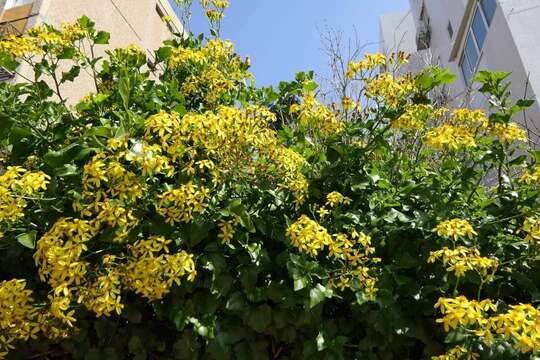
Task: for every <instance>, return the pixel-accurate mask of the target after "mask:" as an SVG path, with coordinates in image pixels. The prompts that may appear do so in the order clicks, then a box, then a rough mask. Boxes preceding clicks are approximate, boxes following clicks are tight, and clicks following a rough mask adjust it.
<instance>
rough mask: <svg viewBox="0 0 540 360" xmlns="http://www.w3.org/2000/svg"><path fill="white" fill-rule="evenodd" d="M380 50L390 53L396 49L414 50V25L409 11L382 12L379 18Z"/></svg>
mask: <svg viewBox="0 0 540 360" xmlns="http://www.w3.org/2000/svg"><path fill="white" fill-rule="evenodd" d="M380 37H381V43H380V51H381V52H382V53H383V54H387V55H388V54H391V53H394V52H398V51H404V52H407V53H412V52H415V51H416V27H415V24H414V18H413V15H412V13H411V11H404V12H397V13H390V14H384V15H383V16H381V19H380Z"/></svg>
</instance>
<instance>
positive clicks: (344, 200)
mask: <svg viewBox="0 0 540 360" xmlns="http://www.w3.org/2000/svg"><path fill="white" fill-rule="evenodd" d="M351 202H352V199H350V198H348V197H346V196H343V195H341V194H340V193H339V192H337V191H333V192H331V193H330V194H328V195H326V205H328V206H330V207H331V208H333V207H336V206H337V205H339V204H344V205H349V204H350V203H351Z"/></svg>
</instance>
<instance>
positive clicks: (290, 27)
mask: <svg viewBox="0 0 540 360" xmlns="http://www.w3.org/2000/svg"><path fill="white" fill-rule="evenodd" d="M171 2H173V3H174V1H172V0H171ZM230 2H231V6H230V8H229V9H228V10H227V12H226V18H225V19H224V20H223V25H222V29H221V37H222V38H224V39H230V40H232V41H233V42H234V43H235V45H236V51H237V52H238V53H239V54H240V55H241V56H250V57H251V64H252V68H251V71H252V72H253V73H254V74H255V78H256V82H257V85H259V86H266V85H275V84H277V83H278V82H279V81H280V80H290V79H293V78H294V74H295V73H296V72H298V71H307V70H315V72H316V73H319V74H323V75H324V74H325V73H328V65H327V58H326V57H325V56H324V54H323V52H322V50H321V40H320V34H319V30H318V29H321V30H322V29H324V28H325V26H329V27H331V28H334V29H336V30H339V31H343V32H344V34H345V36H348V35H350V36H352V35H353V34H354V29H355V28H356V31H357V33H358V35H359V39H360V41H361V42H362V43H374V42H375V43H376V42H377V41H378V40H379V22H378V21H379V16H380V15H381V14H383V13H385V12H392V11H402V10H406V9H408V1H407V0H230ZM194 3H197V4H196V6H194V9H193V18H192V22H191V27H192V31H193V32H194V33H196V34H198V33H201V32H207V29H208V25H207V22H206V19H205V18H204V17H203V14H202V11H201V10H200V7H199V5H198V1H197V0H194ZM377 49H378V44H373V45H371V46H369V47H368V48H367V50H368V51H377Z"/></svg>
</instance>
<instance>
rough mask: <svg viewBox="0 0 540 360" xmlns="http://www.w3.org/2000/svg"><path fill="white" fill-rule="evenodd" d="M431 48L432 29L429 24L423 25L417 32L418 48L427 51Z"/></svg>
mask: <svg viewBox="0 0 540 360" xmlns="http://www.w3.org/2000/svg"><path fill="white" fill-rule="evenodd" d="M430 46H431V27H430V26H429V24H426V23H421V24H420V25H419V26H418V29H417V31H416V48H417V49H418V50H426V49H429V47H430Z"/></svg>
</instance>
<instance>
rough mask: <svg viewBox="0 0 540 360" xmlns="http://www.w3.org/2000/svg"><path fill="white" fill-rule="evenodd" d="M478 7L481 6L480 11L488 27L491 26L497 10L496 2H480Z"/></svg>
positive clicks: (491, 0) (482, 0) (494, 0)
mask: <svg viewBox="0 0 540 360" xmlns="http://www.w3.org/2000/svg"><path fill="white" fill-rule="evenodd" d="M480 5H481V6H482V11H483V12H484V15H485V17H486V21H487V23H488V26H489V25H491V22H492V21H493V17H494V16H495V10H497V1H496V0H480Z"/></svg>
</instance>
